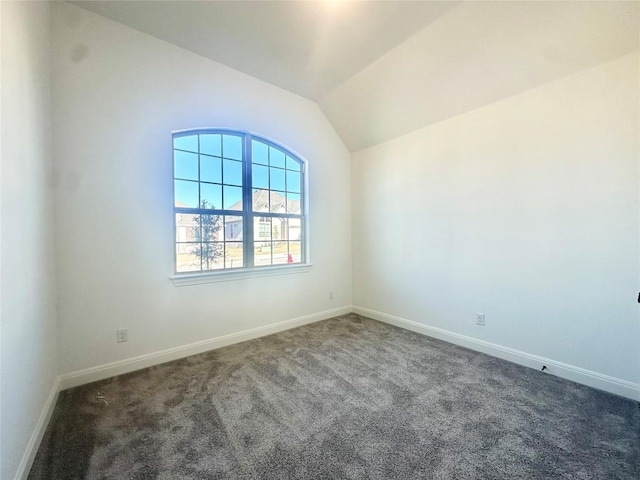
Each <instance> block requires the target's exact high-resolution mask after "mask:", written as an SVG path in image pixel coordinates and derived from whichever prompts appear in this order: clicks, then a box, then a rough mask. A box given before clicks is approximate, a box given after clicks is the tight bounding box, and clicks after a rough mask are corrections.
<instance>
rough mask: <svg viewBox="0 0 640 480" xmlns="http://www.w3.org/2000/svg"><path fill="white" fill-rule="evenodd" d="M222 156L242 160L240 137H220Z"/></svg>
mask: <svg viewBox="0 0 640 480" xmlns="http://www.w3.org/2000/svg"><path fill="white" fill-rule="evenodd" d="M222 156H223V157H224V158H232V159H234V160H242V137H236V136H235V135H223V136H222Z"/></svg>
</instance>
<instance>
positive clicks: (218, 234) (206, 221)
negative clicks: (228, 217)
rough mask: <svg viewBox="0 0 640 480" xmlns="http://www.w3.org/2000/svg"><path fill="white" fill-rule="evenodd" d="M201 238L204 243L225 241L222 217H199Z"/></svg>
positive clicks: (204, 215)
mask: <svg viewBox="0 0 640 480" xmlns="http://www.w3.org/2000/svg"><path fill="white" fill-rule="evenodd" d="M199 217H200V237H201V238H202V241H203V242H221V241H222V240H223V238H222V237H223V233H224V231H223V219H222V215H206V214H202V215H199Z"/></svg>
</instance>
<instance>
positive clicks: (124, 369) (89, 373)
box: [60, 305, 352, 390]
mask: <svg viewBox="0 0 640 480" xmlns="http://www.w3.org/2000/svg"><path fill="white" fill-rule="evenodd" d="M351 311H352V309H351V305H347V306H344V307H339V308H334V309H332V310H325V311H323V312H319V313H314V314H311V315H305V316H303V317H298V318H293V319H291V320H285V321H283V322H277V323H272V324H270V325H264V326H262V327H256V328H252V329H250V330H244V331H242V332H237V333H230V334H228V335H222V336H220V337H214V338H210V339H208V340H202V341H200V342H195V343H191V344H188V345H182V346H179V347H173V348H168V349H166V350H162V351H159V352H153V353H148V354H145V355H140V356H138V357H133V358H127V359H124V360H118V361H116V362H111V363H107V364H105V365H98V366H96V367H90V368H85V369H83V370H77V371H75V372H70V373H65V374H64V375H61V377H60V381H61V384H60V389H61V390H64V389H67V388H72V387H77V386H79V385H84V384H86V383H91V382H95V381H98V380H103V379H105V378H109V377H114V376H116V375H122V374H123V373H129V372H133V371H135V370H140V369H142V368H147V367H151V366H153V365H158V364H161V363H165V362H170V361H171V360H177V359H179V358H184V357H188V356H190V355H195V354H197V353H204V352H208V351H209V350H214V349H216V348H221V347H226V346H227V345H233V344H234V343H240V342H245V341H247V340H253V339H254V338H259V337H264V336H266V335H271V334H273V333H278V332H282V331H284V330H289V329H291V328H295V327H299V326H302V325H307V324H309V323H314V322H318V321H320V320H326V319H328V318H332V317H337V316H339V315H344V314H347V313H351Z"/></svg>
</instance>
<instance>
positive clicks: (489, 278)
mask: <svg viewBox="0 0 640 480" xmlns="http://www.w3.org/2000/svg"><path fill="white" fill-rule="evenodd" d="M469 81H470V82H471V81H472V80H471V79H469ZM638 102H639V98H638V54H637V53H634V54H631V55H626V56H623V57H620V58H618V59H616V60H613V61H610V62H608V63H604V64H601V65H599V66H596V67H593V68H590V69H587V70H584V71H581V72H579V73H576V74H574V75H572V76H569V77H565V78H563V79H560V80H557V81H554V82H552V83H549V84H546V85H544V86H542V87H539V88H536V89H533V90H529V91H527V92H525V93H522V94H519V95H516V96H513V97H511V98H508V99H505V100H502V101H499V102H496V103H493V104H491V105H488V106H486V107H483V108H480V109H477V110H474V111H470V112H468V113H465V114H463V115H460V116H457V117H455V118H452V119H450V120H446V121H443V122H441V123H438V124H435V125H432V126H429V127H426V128H423V129H421V130H417V131H414V132H413V133H410V134H408V135H405V136H402V137H398V138H396V139H394V140H391V141H389V142H386V143H383V144H380V145H378V146H375V147H372V148H369V149H366V150H362V151H359V152H357V153H355V154H354V155H353V171H352V187H353V196H352V202H353V256H354V305H357V306H360V307H364V308H368V309H371V310H375V311H378V312H382V313H386V314H390V315H395V316H398V317H401V318H404V319H408V320H413V321H416V322H420V323H422V324H425V325H430V326H433V327H438V328H442V329H446V330H448V331H452V332H455V333H458V334H463V335H467V336H470V337H474V338H476V339H479V340H484V341H488V342H492V343H495V344H498V345H501V346H505V347H509V348H513V349H517V350H520V351H523V352H527V353H530V354H535V355H539V356H541V357H546V358H549V359H553V360H556V361H559V362H564V363H566V364H569V365H572V366H577V367H581V368H584V369H587V370H590V371H593V372H597V373H600V374H603V375H609V376H612V377H616V378H617V379H621V380H624V381H628V382H633V383H636V384H637V383H639V381H640V322H639V321H638V305H637V303H636V296H637V293H638V285H639V282H638V265H639V260H640V259H639V249H638V247H639V244H640V243H639V220H638V218H639V208H638V190H639V183H638V182H639V177H638V160H639V154H640V145H639V138H638V137H639V127H640V125H639V115H638V106H639V103H638ZM475 312H484V313H485V314H486V326H485V327H479V326H476V325H475V318H474V315H475Z"/></svg>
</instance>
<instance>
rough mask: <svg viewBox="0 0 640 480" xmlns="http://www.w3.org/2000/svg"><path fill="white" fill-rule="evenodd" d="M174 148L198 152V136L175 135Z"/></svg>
mask: <svg viewBox="0 0 640 480" xmlns="http://www.w3.org/2000/svg"><path fill="white" fill-rule="evenodd" d="M173 148H179V149H180V150H188V151H189V152H195V153H198V136H197V135H185V136H182V137H173Z"/></svg>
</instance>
